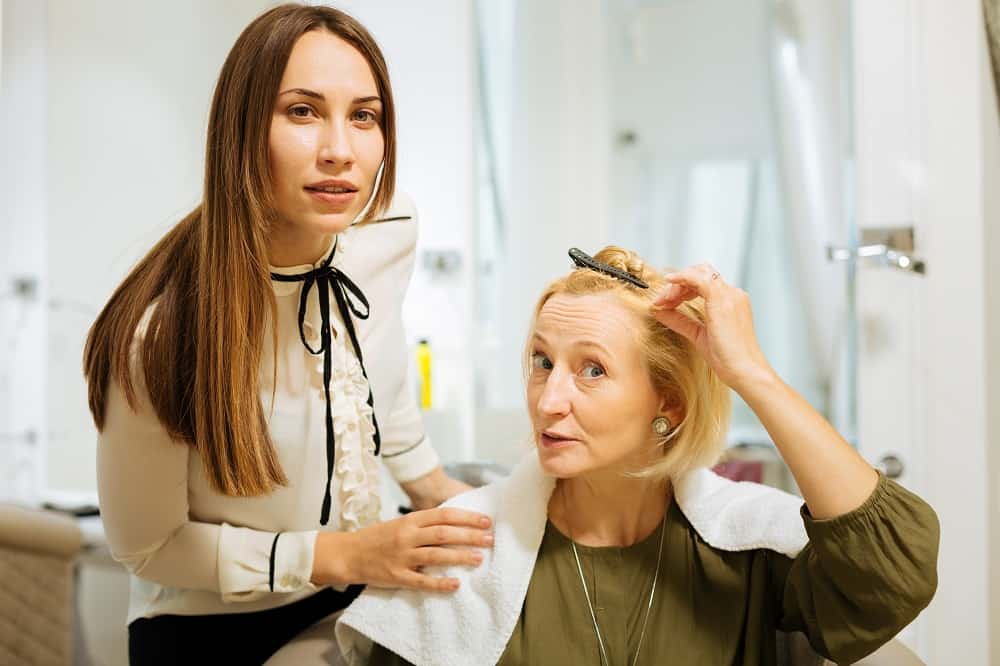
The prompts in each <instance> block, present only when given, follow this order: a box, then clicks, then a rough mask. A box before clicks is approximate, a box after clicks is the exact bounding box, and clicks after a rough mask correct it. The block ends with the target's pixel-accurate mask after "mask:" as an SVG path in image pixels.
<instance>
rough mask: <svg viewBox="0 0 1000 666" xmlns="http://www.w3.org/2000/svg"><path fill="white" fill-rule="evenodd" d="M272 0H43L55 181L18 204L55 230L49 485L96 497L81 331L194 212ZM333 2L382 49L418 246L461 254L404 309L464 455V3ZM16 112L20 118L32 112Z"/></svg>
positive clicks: (467, 89)
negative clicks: (224, 115) (226, 111)
mask: <svg viewBox="0 0 1000 666" xmlns="http://www.w3.org/2000/svg"><path fill="white" fill-rule="evenodd" d="M14 4H15V5H17V4H19V3H17V2H15V3H14ZM20 4H24V5H29V4H34V3H28V2H22V3H20ZM272 4H274V3H272V2H264V1H262V0H253V1H251V0H247V1H241V2H236V1H235V0H226V1H222V0H216V1H215V2H196V1H195V0H186V1H183V2H171V3H145V2H143V3H136V2H131V1H129V0H90V1H89V2H80V1H77V0H50V1H49V3H48V20H47V24H46V26H45V31H44V32H43V36H44V37H45V38H46V40H47V42H48V45H49V46H48V50H47V51H46V53H45V55H46V57H47V59H48V63H49V66H48V72H47V73H46V74H44V75H43V74H41V73H40V72H38V73H35V74H34V75H33V78H32V81H33V85H35V86H36V87H38V88H39V89H41V90H45V91H47V94H48V99H47V102H46V103H45V104H43V105H40V106H36V108H40V109H42V110H43V111H44V112H45V113H47V116H48V117H47V121H46V122H45V124H44V128H43V129H44V132H40V133H39V137H38V141H37V145H35V144H33V149H32V150H29V151H19V152H27V153H28V154H30V155H33V156H35V159H38V156H39V155H41V154H43V153H41V152H40V151H39V147H42V146H45V145H46V144H45V143H44V142H43V140H46V141H47V149H46V150H45V151H44V155H45V161H44V165H42V164H41V162H40V160H39V162H38V166H37V167H36V168H37V171H36V172H35V174H34V175H33V176H32V178H31V180H32V182H34V183H42V182H45V183H47V190H46V191H47V194H48V206H49V207H48V211H47V212H46V211H44V209H43V208H42V205H43V204H44V202H45V201H46V199H45V197H44V196H41V195H39V196H32V195H31V194H30V190H28V193H26V194H25V197H24V198H25V199H26V200H27V201H29V202H30V206H31V214H32V215H34V216H35V218H34V219H37V220H38V221H39V222H38V223H37V224H35V225H33V226H32V228H37V229H39V230H41V229H45V230H46V232H47V241H48V247H47V252H46V254H45V255H44V256H45V260H46V262H47V264H48V266H49V271H48V281H49V285H50V288H51V297H52V299H53V301H55V302H56V303H57V304H58V306H57V307H55V308H53V309H52V310H51V312H50V313H49V319H50V329H49V330H50V335H49V339H48V345H47V352H48V355H49V365H48V370H47V373H45V377H46V378H47V381H48V384H49V386H50V387H51V388H50V391H49V401H48V405H49V407H50V408H51V417H50V423H51V424H52V428H51V436H50V442H49V451H50V456H49V463H48V465H47V470H46V483H47V485H48V486H50V487H53V488H60V489H76V490H84V491H89V490H93V488H94V452H95V451H94V446H95V432H94V428H93V425H92V423H91V420H90V416H89V413H88V412H87V409H86V392H85V386H84V382H83V379H82V376H81V372H80V359H81V354H82V350H83V342H84V338H85V335H86V331H87V328H88V326H89V324H90V323H91V321H92V320H93V317H94V316H95V315H96V313H97V311H98V310H99V308H100V307H101V306H102V305H103V303H104V302H105V300H106V299H107V298H108V296H110V293H111V291H112V289H113V288H114V286H115V285H116V284H117V283H118V282H119V281H120V280H121V278H122V277H123V276H124V275H125V274H126V272H127V271H128V269H129V268H130V267H131V266H132V265H133V264H134V262H135V261H136V260H137V259H138V258H139V257H140V256H141V255H142V254H143V253H144V252H145V251H146V250H147V249H148V248H149V247H150V245H151V244H152V243H153V242H154V240H155V239H156V238H158V237H159V236H160V235H162V234H163V233H164V232H165V231H166V230H167V229H168V228H169V227H170V226H171V225H172V224H174V223H175V222H176V221H177V220H178V219H179V218H180V217H181V216H183V215H184V214H185V213H186V212H187V211H189V210H190V209H191V208H192V207H194V206H195V205H196V204H197V202H198V200H199V198H200V196H201V187H202V173H203V151H204V141H205V128H206V118H207V115H208V109H209V105H210V100H211V94H212V90H213V87H214V83H215V78H216V76H217V75H218V72H219V69H220V67H221V64H222V61H223V59H224V58H225V55H226V53H227V52H228V50H229V48H230V47H231V46H232V43H233V42H234V41H235V39H236V37H237V35H238V34H239V32H240V31H241V30H242V29H243V27H244V26H245V25H246V24H247V23H248V22H249V21H250V20H252V19H253V18H254V17H255V16H256V15H257V14H259V13H260V12H261V11H263V10H264V9H265V8H267V7H268V6H270V5H272ZM338 6H342V7H343V8H345V9H347V10H348V11H352V12H354V13H355V14H356V15H357V16H358V18H360V19H361V20H362V21H363V22H364V23H366V25H367V26H368V27H369V28H370V29H371V31H372V32H373V34H374V35H375V36H376V38H377V39H379V40H380V42H381V44H382V46H383V47H384V50H385V53H386V57H387V60H388V62H389V68H390V74H391V76H392V79H393V83H394V93H395V95H396V101H397V104H398V106H399V137H400V146H399V149H400V150H399V156H400V158H399V179H398V185H399V187H400V188H401V189H402V190H404V191H407V192H408V193H410V194H411V196H413V198H414V200H415V201H416V204H417V207H418V209H419V211H420V214H421V218H422V227H421V238H420V249H424V248H428V247H432V248H434V247H445V248H455V249H457V250H458V251H459V253H460V254H461V256H462V258H463V260H464V264H463V265H464V269H463V271H464V272H463V273H462V274H461V275H460V276H459V278H457V279H451V280H447V281H444V282H443V283H442V282H433V283H432V281H431V279H430V277H429V276H428V275H427V274H426V273H424V272H423V271H422V270H419V269H418V275H417V276H416V279H415V280H414V285H413V287H412V288H411V292H410V297H409V300H408V302H407V306H406V312H405V315H406V319H407V322H408V324H409V325H410V333H411V336H412V337H414V338H416V337H428V338H430V339H431V340H432V343H434V344H435V348H436V349H437V350H438V351H439V363H438V366H439V367H438V371H439V372H438V374H439V375H440V377H439V379H440V380H441V381H439V382H438V385H439V389H440V390H439V395H440V396H442V402H446V403H447V402H450V403H451V406H452V407H454V408H455V412H454V413H450V414H449V415H448V416H449V418H447V419H445V425H446V426H450V424H453V423H458V424H459V425H458V426H457V427H448V428H442V430H443V431H446V433H447V434H450V435H451V437H447V436H443V437H440V438H439V439H441V440H446V441H441V442H439V447H441V448H443V449H444V451H443V452H444V453H445V454H450V457H458V456H460V455H461V453H462V451H463V449H462V446H464V445H465V443H466V442H467V441H468V439H469V433H471V428H472V423H471V417H470V416H469V414H470V413H471V407H470V404H471V403H470V399H469V398H468V397H467V392H464V393H463V392H461V391H458V390H457V389H456V388H455V387H456V386H461V385H466V386H467V385H468V383H470V382H471V380H470V379H469V376H468V373H470V372H471V369H469V368H471V363H468V362H463V361H462V359H464V358H465V357H466V356H467V354H466V353H465V350H464V348H463V347H462V345H463V344H464V343H465V341H467V340H469V339H470V337H471V336H470V335H468V332H467V330H466V329H465V327H466V326H467V325H468V322H469V317H468V313H469V312H470V305H469V302H470V300H471V297H472V296H471V287H469V286H468V285H469V282H470V280H469V279H468V278H469V271H470V268H471V266H473V265H474V257H473V255H472V248H473V247H474V243H473V238H474V236H473V231H474V227H475V215H474V208H473V200H472V196H473V187H472V184H473V181H472V180H471V179H472V178H473V169H472V164H473V153H472V146H473V145H474V142H473V137H474V131H473V130H474V125H473V122H474V120H473V113H472V99H473V92H472V90H473V83H474V81H473V80H472V78H471V74H470V72H471V71H472V67H473V61H472V58H471V51H472V48H473V45H472V43H471V41H470V33H469V30H468V25H467V24H469V23H470V21H471V18H470V16H471V14H470V10H469V3H468V2H467V1H466V0H435V2H433V3H421V4H420V5H419V6H418V5H417V4H416V3H408V2H405V1H403V0H379V1H368V2H345V3H339V4H338ZM8 27H10V26H9V24H8ZM11 29H13V28H11ZM40 77H43V78H40ZM29 108H30V107H29ZM17 113H18V117H24V114H25V113H26V111H25V108H23V107H19V108H18V109H17ZM5 127H7V128H10V127H12V124H11V123H7V124H5ZM21 219H27V218H21ZM41 220H47V225H43V224H41ZM456 359H458V360H456ZM37 367H41V364H40V363H38V364H37ZM459 415H461V416H462V417H464V420H462V418H460V416H459Z"/></svg>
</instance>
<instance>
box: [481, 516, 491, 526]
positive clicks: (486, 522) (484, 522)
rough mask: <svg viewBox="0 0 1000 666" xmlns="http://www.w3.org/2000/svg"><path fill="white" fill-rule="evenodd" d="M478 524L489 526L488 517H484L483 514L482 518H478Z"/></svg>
mask: <svg viewBox="0 0 1000 666" xmlns="http://www.w3.org/2000/svg"><path fill="white" fill-rule="evenodd" d="M479 524H480V525H482V526H483V527H489V526H490V519H489V518H487V517H485V516H483V517H482V518H480V519H479Z"/></svg>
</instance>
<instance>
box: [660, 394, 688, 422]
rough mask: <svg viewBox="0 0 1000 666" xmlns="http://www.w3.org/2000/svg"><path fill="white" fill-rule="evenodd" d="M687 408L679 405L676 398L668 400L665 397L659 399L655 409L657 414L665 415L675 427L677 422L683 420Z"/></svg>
mask: <svg viewBox="0 0 1000 666" xmlns="http://www.w3.org/2000/svg"><path fill="white" fill-rule="evenodd" d="M686 411H687V410H685V409H684V405H681V404H680V403H678V402H677V401H676V400H669V399H667V398H661V399H660V407H659V410H658V411H657V414H658V415H661V416H666V417H667V419H669V421H670V423H672V424H673V426H674V427H675V428H676V427H677V424H678V423H680V422H681V421H682V420H684V415H685V413H686Z"/></svg>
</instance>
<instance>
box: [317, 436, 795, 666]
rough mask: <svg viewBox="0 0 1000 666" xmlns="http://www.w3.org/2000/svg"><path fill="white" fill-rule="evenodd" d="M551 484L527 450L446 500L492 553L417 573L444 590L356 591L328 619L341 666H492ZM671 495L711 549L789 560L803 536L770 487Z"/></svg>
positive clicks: (697, 475) (688, 479)
mask: <svg viewBox="0 0 1000 666" xmlns="http://www.w3.org/2000/svg"><path fill="white" fill-rule="evenodd" d="M554 486H555V482H554V479H553V478H551V477H549V476H547V475H545V473H544V472H543V471H542V468H541V465H540V464H539V462H538V456H537V454H536V453H535V452H532V453H530V454H528V455H527V456H525V457H524V459H522V460H521V461H520V462H519V463H518V464H517V466H516V467H515V468H514V470H513V472H512V473H511V475H510V476H509V477H508V478H506V479H504V480H502V481H499V482H497V483H495V484H491V485H489V486H485V487H483V488H477V489H476V490H473V491H470V492H467V493H464V494H462V495H460V496H458V497H455V498H452V499H451V500H450V501H449V502H447V505H448V506H456V507H459V508H462V509H467V510H470V511H478V512H481V513H484V514H486V515H489V516H491V517H492V518H493V521H494V535H495V540H494V545H493V548H492V549H484V550H483V556H484V557H483V563H482V564H481V565H480V566H478V567H475V568H470V567H440V568H431V567H428V568H426V569H425V571H426V572H427V573H430V574H433V575H447V576H453V577H455V578H458V579H459V581H460V582H461V585H460V587H459V589H458V590H457V591H456V592H453V593H442V594H436V593H427V592H418V591H413V590H380V589H374V588H371V587H369V588H368V589H366V590H365V591H364V593H362V594H361V596H360V597H358V598H357V599H356V600H355V601H354V603H353V604H351V605H350V606H349V607H348V608H347V610H346V611H344V614H343V615H342V616H341V618H340V621H339V622H338V623H337V628H336V634H337V640H338V642H339V643H340V647H341V650H342V651H343V653H344V657H345V659H346V660H347V662H348V663H349V664H363V663H365V662H366V660H367V657H368V655H369V654H370V651H371V645H372V641H375V642H377V643H380V644H382V645H384V646H385V647H387V648H389V649H390V650H392V651H393V652H395V653H396V654H398V655H400V656H402V657H403V658H404V659H406V660H407V661H410V662H412V663H414V664H416V665H417V666H467V665H468V664H495V663H496V662H497V661H498V660H499V659H500V656H501V655H502V654H503V651H504V649H505V648H506V647H507V641H508V639H509V638H510V635H511V633H512V632H513V630H514V625H515V624H516V623H517V619H518V617H519V616H520V614H521V606H522V604H523V603H524V598H525V596H526V594H527V590H528V583H529V582H530V580H531V574H532V571H533V569H534V566H535V557H536V556H537V554H538V548H539V546H540V544H541V542H542V535H543V534H544V532H545V523H546V520H547V511H548V502H549V498H550V496H551V495H552V490H553V488H554ZM674 496H675V498H676V500H677V504H678V506H679V507H680V509H681V511H683V512H684V515H685V516H686V517H687V519H688V520H689V521H690V522H691V525H692V527H694V529H695V530H696V531H697V532H698V534H699V535H700V536H701V538H702V539H704V540H705V542H706V543H708V544H709V545H711V546H712V547H714V548H719V549H720V550H729V551H732V550H751V549H757V548H767V549H771V550H774V551H777V552H779V553H783V554H785V555H788V556H789V557H794V556H795V555H796V554H797V553H798V552H799V551H800V550H801V549H802V548H803V547H804V546H805V544H806V542H807V540H808V539H807V537H806V533H805V528H804V526H803V524H802V519H801V518H800V516H799V507H800V506H801V504H802V500H801V499H800V498H798V497H795V496H794V495H790V494H788V493H784V492H782V491H780V490H775V489H773V488H768V487H766V486H761V485H758V484H755V483H748V482H739V483H736V482H733V481H729V480H727V479H724V478H722V477H720V476H718V475H716V474H714V473H713V472H711V471H710V470H707V469H703V470H698V471H695V472H692V473H690V474H688V475H686V476H685V477H683V478H682V479H680V480H679V481H678V482H677V483H676V484H675V489H674Z"/></svg>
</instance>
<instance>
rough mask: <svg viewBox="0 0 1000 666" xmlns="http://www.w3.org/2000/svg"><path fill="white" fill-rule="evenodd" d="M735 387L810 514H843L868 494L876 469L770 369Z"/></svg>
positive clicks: (822, 515)
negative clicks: (753, 415)
mask: <svg viewBox="0 0 1000 666" xmlns="http://www.w3.org/2000/svg"><path fill="white" fill-rule="evenodd" d="M734 388H736V391H737V393H739V394H740V397H742V398H743V400H744V401H745V402H746V403H747V405H748V406H749V407H750V409H752V410H753V411H754V413H755V414H756V415H757V418H758V419H760V422H761V423H762V424H763V425H764V428H765V429H766V430H767V432H768V434H769V435H770V436H771V439H772V441H773V442H774V444H775V446H776V447H777V449H778V452H779V453H780V454H781V457H782V458H783V459H784V461H785V463H786V464H787V465H788V467H789V469H790V470H791V472H792V476H794V477H795V482H796V483H797V484H798V486H799V490H801V492H802V497H803V498H804V499H805V501H806V504H807V505H808V507H809V512H810V513H811V514H812V516H813V518H815V519H820V520H822V519H826V518H834V517H836V516H840V515H843V514H845V513H848V512H850V511H853V510H854V509H857V508H858V507H859V506H861V505H862V504H863V503H864V502H865V500H866V499H868V497H869V496H870V495H871V493H872V491H873V490H874V489H875V485H876V484H877V482H878V473H877V472H876V471H875V470H874V469H873V468H872V466H871V465H869V464H868V463H867V462H866V461H865V460H864V458H862V457H861V455H860V454H859V453H858V452H857V451H856V450H855V449H854V447H852V446H851V445H850V444H848V443H847V442H846V441H845V440H844V438H843V437H841V436H840V434H839V433H838V432H837V431H836V430H835V429H834V428H833V426H831V425H830V424H829V423H828V422H827V420H826V419H824V418H823V416H822V415H820V414H819V412H817V411H816V410H815V409H813V407H812V406H811V405H810V404H809V403H808V402H806V400H805V399H804V398H803V397H802V396H801V395H799V394H798V393H797V392H796V391H795V390H793V389H792V388H791V387H790V386H788V385H787V384H786V383H785V382H784V381H782V379H781V378H780V377H779V376H778V375H777V374H776V373H774V371H773V370H770V369H765V370H760V371H758V372H757V373H756V374H755V375H754V376H753V377H747V378H746V379H745V380H743V381H741V382H739V383H738V385H737V387H734Z"/></svg>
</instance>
